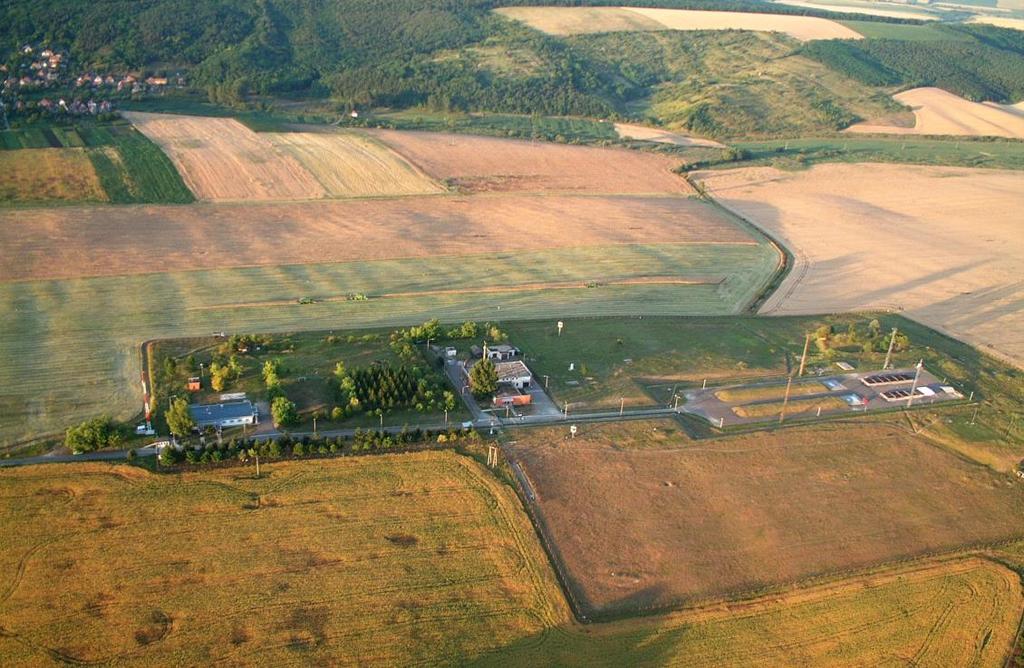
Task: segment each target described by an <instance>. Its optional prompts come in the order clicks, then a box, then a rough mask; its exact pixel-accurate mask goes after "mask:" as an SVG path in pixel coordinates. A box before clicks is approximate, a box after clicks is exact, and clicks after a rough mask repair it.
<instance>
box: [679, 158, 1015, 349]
mask: <svg viewBox="0 0 1024 668" xmlns="http://www.w3.org/2000/svg"><path fill="white" fill-rule="evenodd" d="M695 178H696V179H697V180H699V181H703V182H704V184H705V185H706V187H707V188H708V190H709V191H710V192H711V193H712V194H713V195H714V196H715V197H716V198H717V199H718V200H719V201H720V202H722V203H723V204H725V205H726V206H728V207H729V208H731V209H733V210H735V211H736V212H738V213H740V214H741V215H743V216H745V217H746V218H748V219H749V220H751V221H753V222H754V223H756V224H757V225H759V226H761V227H762V228H764V229H765V230H766V231H768V232H769V233H770V234H772V235H774V236H775V237H776V238H778V239H779V240H780V241H782V242H783V243H784V244H785V245H786V246H787V247H789V248H790V250H792V251H793V253H794V255H795V256H796V261H795V265H794V268H793V271H792V272H791V273H790V275H789V276H788V277H787V279H786V280H785V282H784V283H783V284H782V286H781V287H780V289H779V290H778V291H777V292H776V293H775V294H773V295H772V296H771V297H770V298H769V299H768V301H767V302H766V303H765V305H764V307H763V308H762V312H763V313H769V314H778V315H784V314H809V313H823V312H836V311H851V310H860V309H894V310H901V311H904V312H905V314H906V315H908V316H910V317H912V318H914V319H915V320H918V321H920V322H922V323H924V324H926V325H929V326H931V327H934V328H936V329H938V330H940V331H944V332H946V333H948V334H950V335H952V336H954V337H956V338H958V339H961V340H963V341H966V342H968V343H971V344H973V345H976V346H980V347H981V348H983V349H984V350H986V351H988V352H990V353H993V354H996V355H998V356H1000V357H1002V358H1003V359H1005V360H1007V361H1010V362H1011V363H1014V364H1016V365H1018V366H1024V270H1022V268H1024V217H1022V216H1021V211H1024V174H1021V173H1020V172H1012V171H999V170H986V169H966V168H953V167H917V166H907V165H888V164H854V165H845V164H831V165H818V166H816V167H813V168H811V169H809V170H806V171H802V172H782V171H779V170H776V169H772V168H747V169H739V170H727V171H706V172H700V173H697V174H695Z"/></svg>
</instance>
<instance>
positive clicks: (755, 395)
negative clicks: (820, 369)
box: [715, 381, 828, 403]
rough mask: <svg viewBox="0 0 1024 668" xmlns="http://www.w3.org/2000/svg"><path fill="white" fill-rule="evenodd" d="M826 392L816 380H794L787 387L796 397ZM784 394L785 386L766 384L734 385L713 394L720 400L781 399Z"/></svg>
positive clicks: (790, 394)
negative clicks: (755, 385) (751, 385)
mask: <svg viewBox="0 0 1024 668" xmlns="http://www.w3.org/2000/svg"><path fill="white" fill-rule="evenodd" d="M821 392H828V388H827V387H825V386H824V385H822V384H821V383H819V382H817V381H811V382H796V383H793V385H792V386H791V387H790V388H789V396H791V397H797V396H800V395H804V394H819V393H821ZM785 394H786V386H785V385H784V384H780V385H766V386H760V387H736V388H731V389H725V390H719V391H718V392H715V396H716V397H718V398H719V399H721V400H722V401H729V402H734V403H735V402H738V401H760V400H761V399H781V398H782V397H783V396H785Z"/></svg>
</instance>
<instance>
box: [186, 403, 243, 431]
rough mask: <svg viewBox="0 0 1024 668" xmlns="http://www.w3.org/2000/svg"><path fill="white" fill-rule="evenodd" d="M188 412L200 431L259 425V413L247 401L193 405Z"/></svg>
mask: <svg viewBox="0 0 1024 668" xmlns="http://www.w3.org/2000/svg"><path fill="white" fill-rule="evenodd" d="M188 412H189V414H191V415H192V419H193V420H194V421H195V423H196V426H197V427H199V428H200V429H203V428H205V427H217V428H224V427H240V426H242V425H244V424H258V423H259V411H258V410H257V409H256V406H255V405H253V403H252V402H251V401H249V400H243V401H225V402H222V403H219V404H195V405H192V406H189V407H188Z"/></svg>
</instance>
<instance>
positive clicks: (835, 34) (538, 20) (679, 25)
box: [495, 7, 863, 41]
mask: <svg viewBox="0 0 1024 668" xmlns="http://www.w3.org/2000/svg"><path fill="white" fill-rule="evenodd" d="M495 11H497V12H499V13H500V14H502V15H503V16H505V17H507V18H510V19H515V20H517V21H522V22H523V23H525V24H527V25H528V26H530V27H531V28H534V29H536V30H540V31H541V32H544V33H547V34H549V35H579V34H586V33H601V32H616V31H639V30H644V31H651V30H754V31H759V32H781V33H785V34H787V35H789V36H790V37H793V38H795V39H798V40H801V41H807V40H813V39H862V38H863V36H862V35H861V34H860V33H858V32H856V31H855V30H852V29H850V28H847V27H846V26H844V25H842V24H841V23H837V22H836V21H830V20H828V19H821V18H815V17H811V16H784V15H781V14H755V13H748V12H721V11H703V10H690V9H650V8H644V7H629V8H626V7H596V8H592V7H503V8H501V9H498V10H495Z"/></svg>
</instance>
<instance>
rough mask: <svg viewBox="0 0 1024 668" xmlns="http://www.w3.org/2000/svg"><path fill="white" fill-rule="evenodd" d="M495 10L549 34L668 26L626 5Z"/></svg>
mask: <svg viewBox="0 0 1024 668" xmlns="http://www.w3.org/2000/svg"><path fill="white" fill-rule="evenodd" d="M494 11H495V12H496V13H498V14H501V15H502V16H504V17H505V18H509V19H513V20H515V21H522V22H523V23H525V24H526V25H528V26H530V27H531V28H534V29H535V30H540V31H541V32H544V33H547V34H548V35H584V34H589V33H602V32H638V31H650V30H664V29H665V26H663V25H662V24H661V23H660V22H659V21H656V20H654V19H650V18H647V17H646V16H643V15H641V14H639V13H638V12H636V11H634V10H633V9H629V8H626V7H501V8H499V9H495V10H494Z"/></svg>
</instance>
